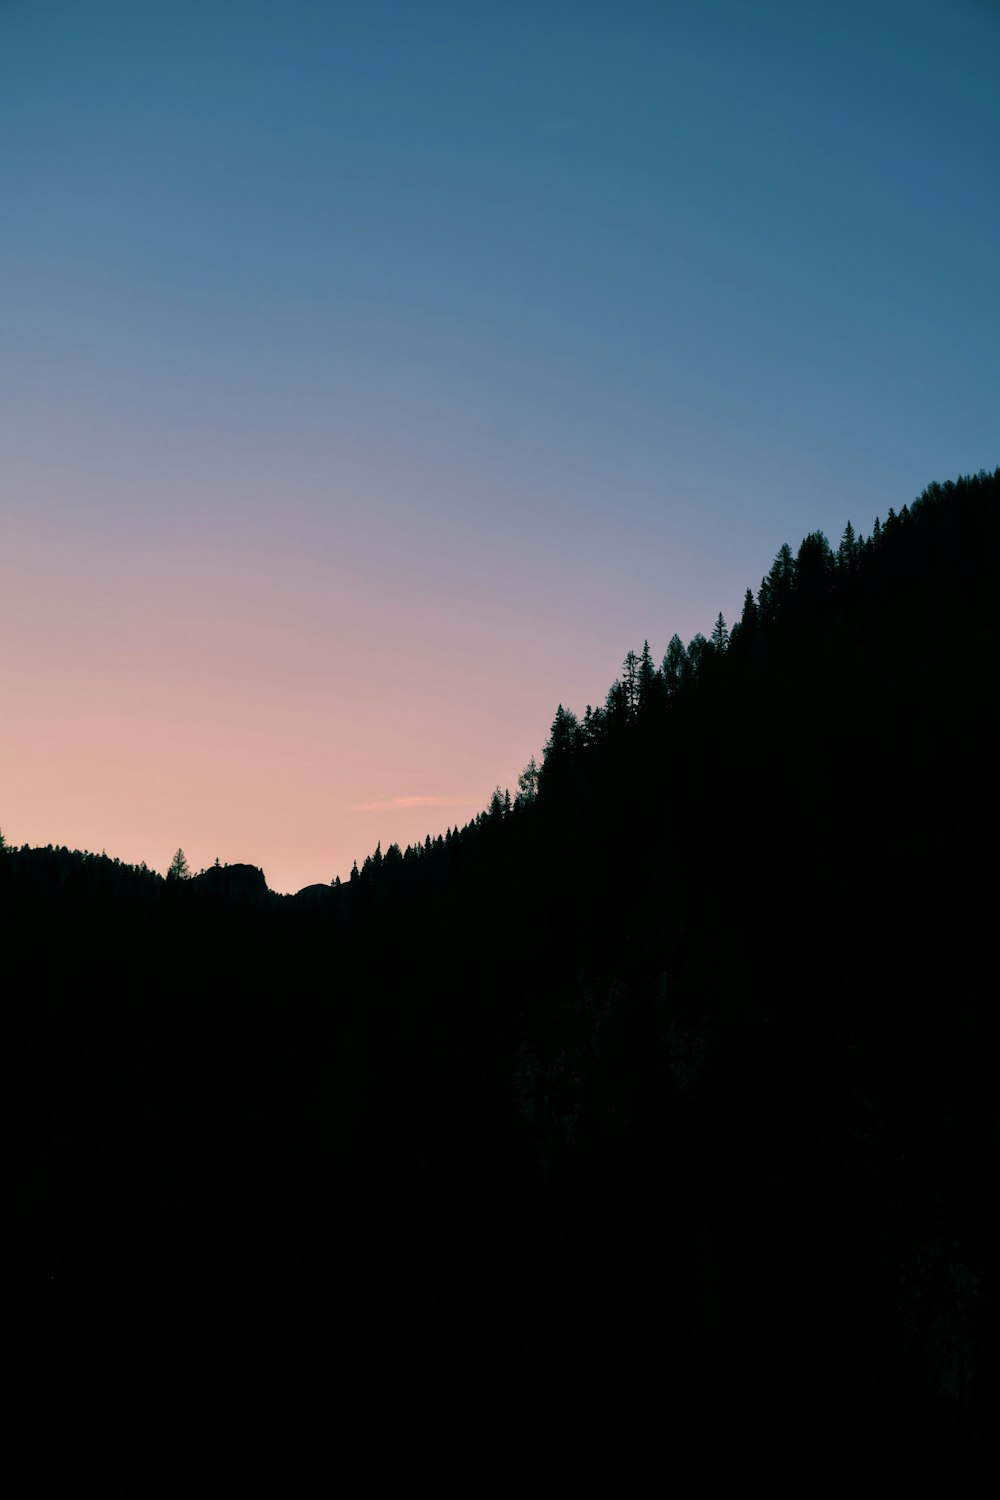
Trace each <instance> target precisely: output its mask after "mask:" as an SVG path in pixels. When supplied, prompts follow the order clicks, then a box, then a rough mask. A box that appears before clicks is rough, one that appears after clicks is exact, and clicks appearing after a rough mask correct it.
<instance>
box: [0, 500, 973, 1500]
mask: <svg viewBox="0 0 1000 1500" xmlns="http://www.w3.org/2000/svg"><path fill="white" fill-rule="evenodd" d="M998 500H1000V471H997V473H995V474H992V475H986V474H983V475H979V476H977V477H974V478H971V479H965V480H960V481H958V482H957V483H955V484H949V485H940V486H938V485H935V486H931V488H930V489H929V490H928V491H926V492H925V494H924V495H923V496H922V497H921V498H920V499H919V500H918V501H916V502H915V503H914V504H913V505H912V506H904V507H903V508H902V509H901V511H900V513H899V514H898V515H896V514H895V512H894V511H890V512H889V513H888V516H887V518H886V521H885V522H884V524H883V523H876V527H875V529H874V530H873V533H872V535H871V536H870V537H868V538H862V537H860V536H858V535H857V534H855V532H854V530H853V528H851V527H848V528H847V529H846V530H845V533H844V535H843V537H842V538H841V540H840V542H839V544H838V545H837V547H836V548H832V547H831V546H830V545H829V543H828V542H827V540H826V538H824V537H822V536H820V535H818V534H816V535H813V536H810V537H807V538H805V539H804V541H803V542H802V544H801V546H800V548H799V549H798V551H797V552H792V551H791V549H789V548H787V547H783V548H781V549H780V550H779V552H778V554H777V555H776V557H775V560H774V563H773V565H772V567H771V568H770V570H769V572H768V574H767V575H766V576H765V578H764V579H763V580H762V582H761V585H760V588H759V589H758V590H757V591H756V592H752V591H748V594H747V597H746V599H745V600H744V602H743V608H742V612H741V616H740V618H739V620H738V621H734V622H733V624H732V627H731V628H730V627H728V626H727V625H726V622H725V621H724V620H723V619H722V618H721V616H720V617H719V619H718V620H717V621H716V623H715V627H714V629H713V631H712V632H711V634H710V635H709V636H708V637H702V636H696V637H695V639H694V640H693V641H691V642H690V643H688V644H687V645H686V646H685V645H684V644H683V643H682V642H680V641H679V640H678V639H677V638H676V637H675V638H674V640H672V641H671V642H670V643H669V644H668V646H667V648H666V651H665V654H664V656H663V657H662V659H661V660H660V662H659V663H657V662H656V659H655V658H654V656H653V653H652V652H651V651H650V650H649V649H648V648H644V650H643V651H642V652H630V653H629V655H628V656H627V657H626V660H625V663H624V665H623V673H622V678H621V680H620V681H618V682H616V683H614V684H613V685H612V687H611V689H610V690H609V692H608V694H607V697H606V699H605V702H604V703H603V704H601V705H599V706H598V707H597V708H589V709H587V711H586V712H585V713H584V714H583V715H582V716H577V715H576V714H575V713H573V712H570V711H569V710H567V709H565V708H563V707H560V709H559V710H558V712H557V714H556V716H555V719H554V721H553V724H552V728H551V731H550V734H549V739H548V743H547V745H546V748H545V753H544V756H543V760H542V764H541V766H540V767H535V766H533V765H532V766H529V767H528V768H526V770H525V772H524V774H523V775H522V777H521V782H520V786H519V790H518V792H517V793H516V794H515V795H514V796H513V798H511V797H510V796H505V795H504V794H503V793H500V792H498V793H497V794H496V795H495V796H494V798H493V800H492V802H491V805H490V807H489V808H488V809H487V810H486V811H484V812H483V813H482V814H480V816H479V817H478V818H476V819H475V820H474V821H473V822H472V823H470V824H469V825H468V826H467V827H466V828H464V829H460V830H459V829H454V830H450V831H449V833H448V834H447V835H446V836H444V837H440V838H437V839H428V840H426V841H425V843H424V844H423V845H417V846H414V847H413V848H410V849H407V850H400V849H399V848H397V847H396V846H392V847H391V848H390V849H389V850H387V851H385V852H383V851H382V850H381V849H379V850H376V851H375V853H374V854H372V855H371V856H369V858H368V859H366V860H365V861H364V863H363V865H362V867H361V869H359V870H356V872H355V873H354V875H353V876H352V878H351V879H350V880H349V881H347V882H344V883H343V884H342V885H335V886H334V887H309V888H307V889H306V890H305V891H303V892H300V893H299V894H298V895H297V896H296V897H294V898H288V899H281V898H276V897H273V896H268V895H267V894H266V887H265V885H264V880H263V876H262V874H261V872H260V871H258V870H256V869H254V868H253V867H249V866H235V867H231V868H230V870H229V871H226V870H224V869H220V870H219V871H207V872H203V874H202V875H200V876H198V877H195V878H194V879H192V880H183V879H172V880H163V879H161V878H160V877H159V876H155V875H153V874H151V873H150V872H148V871H143V870H133V869H129V868H128V867H125V866H120V865H119V864H118V863H117V862H115V861H110V860H107V859H106V858H104V857H94V856H89V855H88V856H84V855H73V854H70V853H68V851H66V850H19V851H9V850H8V851H6V852H5V854H4V855H3V856H2V857H0V901H2V903H3V904H2V908H0V909H2V911H3V913H4V924H5V926H4V930H5V937H4V943H5V965H4V972H5V978H6V992H7V996H8V999H7V1002H6V1006H5V1018H6V1022H7V1026H8V1028H9V1030H8V1036H7V1039H6V1045H5V1047H4V1056H5V1059H6V1060H7V1066H8V1074H9V1076H8V1079H7V1088H6V1096H7V1098H8V1100H9V1102H10V1118H11V1119H12V1121H13V1127H12V1135H11V1146H12V1150H11V1159H12V1162H13V1164H14V1171H13V1174H12V1187H11V1193H12V1197H13V1201H14V1206H15V1213H14V1215H13V1221H14V1224H15V1229H14V1235H13V1254H14V1260H15V1266H16V1270H15V1275H14V1279H13V1281H12V1283H11V1285H12V1288H13V1293H12V1307H13V1314H12V1324H11V1328H12V1334H11V1347H12V1348H13V1349H14V1350H15V1351H16V1357H17V1359H18V1362H19V1370H20V1372H21V1379H20V1390H21V1397H20V1400H21V1408H20V1410H21V1420H22V1422H23V1423H25V1424H29V1423H30V1421H31V1420H32V1419H35V1420H38V1421H40V1422H43V1423H48V1424H49V1425H50V1426H51V1424H52V1422H53V1421H54V1420H55V1419H54V1418H53V1415H52V1414H53V1413H58V1414H59V1417H58V1420H59V1422H60V1424H61V1431H62V1432H63V1434H64V1436H65V1442H64V1443H63V1444H60V1445H52V1444H48V1445H42V1446H40V1447H39V1448H38V1449H37V1450H36V1451H37V1457H36V1464H37V1466H38V1467H37V1469H36V1472H37V1473H38V1474H39V1476H40V1480H41V1482H53V1483H54V1482H57V1481H60V1480H61V1479H62V1478H64V1476H65V1475H66V1474H67V1473H68V1472H69V1470H70V1468H72V1472H73V1475H74V1479H75V1482H77V1483H80V1482H81V1481H82V1482H84V1483H86V1482H88V1481H89V1482H90V1483H91V1484H93V1485H94V1486H95V1487H100V1488H102V1489H103V1490H104V1491H105V1492H109V1491H110V1492H115V1491H117V1490H120V1491H122V1492H125V1491H128V1492H129V1493H135V1492H143V1493H147V1492H153V1493H157V1492H163V1493H173V1492H174V1491H175V1488H176V1486H177V1484H178V1483H179V1482H181V1481H180V1479H179V1477H178V1476H181V1475H185V1474H187V1475H189V1474H190V1473H191V1472H192V1470H193V1468H194V1466H195V1465H198V1472H199V1473H205V1472H208V1469H207V1468H206V1465H210V1464H211V1463H216V1464H218V1466H219V1472H220V1473H226V1474H228V1475H229V1478H230V1481H231V1479H232V1477H233V1475H244V1476H248V1475H250V1474H253V1476H254V1477H255V1478H259V1477H261V1476H264V1475H266V1474H267V1473H268V1472H269V1473H270V1476H271V1478H272V1481H273V1482H275V1483H277V1482H281V1483H283V1484H284V1485H285V1486H286V1487H288V1485H289V1483H291V1484H293V1485H294V1484H299V1483H304V1482H305V1480H306V1479H307V1478H309V1479H314V1478H317V1477H318V1478H319V1479H321V1480H323V1481H324V1482H325V1481H331V1482H332V1481H334V1480H336V1479H337V1477H338V1476H340V1475H342V1474H343V1473H344V1472H345V1471H350V1469H351V1466H352V1465H356V1464H357V1463H359V1462H363V1463H364V1465H365V1469H364V1472H365V1473H366V1474H368V1475H370V1476H371V1480H372V1484H373V1486H374V1485H377V1484H378V1483H379V1482H383V1483H384V1482H386V1481H388V1480H390V1479H391V1478H392V1477H393V1476H395V1478H396V1480H397V1481H398V1479H399V1478H402V1479H403V1481H404V1482H406V1483H407V1484H408V1485H410V1486H411V1487H420V1486H423V1485H427V1486H433V1487H434V1489H435V1490H436V1491H437V1492H441V1491H445V1492H450V1491H454V1492H459V1491H460V1492H461V1493H463V1494H465V1493H477V1494H478V1493H497V1494H500V1493H503V1494H505V1495H506V1494H508V1493H510V1491H511V1489H512V1488H514V1487H515V1486H516V1487H517V1488H519V1489H525V1488H527V1489H528V1490H529V1491H531V1492H533V1491H537V1490H542V1489H546V1490H548V1489H552V1488H553V1487H559V1488H565V1487H568V1486H569V1485H577V1486H583V1485H584V1484H588V1485H589V1487H593V1486H594V1485H598V1486H599V1487H600V1488H602V1489H611V1488H612V1487H613V1489H614V1490H615V1491H616V1492H618V1493H646V1492H647V1491H651V1490H652V1489H654V1488H655V1489H656V1490H657V1491H659V1490H661V1489H663V1488H666V1487H669V1485H670V1484H672V1483H676V1484H678V1485H680V1486H682V1487H684V1486H691V1485H693V1484H694V1483H697V1484H698V1486H699V1488H701V1487H711V1485H712V1483H713V1481H717V1482H719V1483H720V1484H722V1485H723V1486H724V1492H726V1493H732V1492H733V1491H734V1488H735V1487H736V1486H738V1488H739V1492H740V1493H750V1494H762V1495H763V1494H766V1495H793V1494H794V1495H796V1496H799V1495H801V1494H803V1493H813V1492H817V1491H818V1492H819V1493H828V1494H841V1493H844V1492H846V1491H847V1490H848V1489H850V1488H853V1487H855V1486H856V1485H857V1483H858V1480H859V1476H864V1482H865V1483H870V1485H871V1486H872V1487H873V1488H874V1487H880V1488H882V1487H886V1488H888V1489H896V1488H901V1487H903V1486H904V1485H905V1486H906V1487H907V1488H908V1489H910V1490H913V1489H915V1488H916V1489H918V1490H919V1489H921V1488H924V1489H932V1490H934V1491H935V1492H938V1491H941V1490H943V1489H945V1488H947V1489H949V1490H952V1491H956V1492H958V1493H963V1492H965V1487H967V1486H968V1484H969V1483H971V1478H970V1476H971V1475H972V1473H973V1472H974V1470H975V1469H976V1467H977V1465H980V1466H982V1465H983V1462H984V1460H985V1461H986V1462H987V1463H988V1464H989V1465H990V1466H992V1465H993V1460H992V1457H991V1446H990V1437H991V1431H992V1416H993V1412H994V1409H995V1402H996V1397H997V1372H996V1352H997V1298H996V1288H997V1269H998V1248H1000V1247H998V1244H997V1238H996V1229H995V1224H996V1222H997V1220H998V1218H1000V1215H998V1214H997V1208H998V1205H997V1201H996V1200H997V1192H998V1186H997V1185H998V1183H1000V1172H998V1168H1000V1161H998V1151H1000V1132H998V1130H997V1113H996V1105H995V1086H994V1079H995V1075H996V1064H997V1034H996V1020H995V1006H994V1004H993V1002H992V1001H991V1000H990V996H991V995H992V993H993V992H994V990H995V988H996V980H995V975H994V969H995V964H994V956H993V927H994V924H995V909H996V882H995V878H994V877H993V874H992V858H991V852H990V851H991V850H992V847H993V844H994V842H995V838H996V834H997V831H998V830H997V825H998V818H997V787H996V773H995V767H996V764H997V749H998V746H997V731H996V726H995V707H994V705H995V701H996V699H997V689H998V687H1000V670H998V669H1000V635H998V631H997V625H996V621H995V617H994V611H995V601H996V598H997V582H998V571H1000V570H998V561H1000V557H998V553H1000V513H998ZM233 872H236V873H233ZM206 896H210V897H211V898H212V899H205V897H206Z"/></svg>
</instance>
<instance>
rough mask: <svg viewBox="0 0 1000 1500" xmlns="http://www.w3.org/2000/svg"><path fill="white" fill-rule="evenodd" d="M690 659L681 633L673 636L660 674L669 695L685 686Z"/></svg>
mask: <svg viewBox="0 0 1000 1500" xmlns="http://www.w3.org/2000/svg"><path fill="white" fill-rule="evenodd" d="M687 669H688V659H687V652H686V651H685V650H684V642H683V641H682V640H681V638H680V636H679V635H674V636H671V638H670V644H669V645H668V647H667V650H666V654H665V655H664V658H663V661H662V663H661V665H660V676H661V678H662V679H663V685H664V687H665V688H666V690H667V694H668V696H669V697H673V695H674V694H675V693H676V692H677V691H678V690H679V689H680V688H682V687H683V686H684V683H685V681H686V679H687Z"/></svg>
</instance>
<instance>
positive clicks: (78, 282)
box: [0, 0, 1000, 890]
mask: <svg viewBox="0 0 1000 1500" xmlns="http://www.w3.org/2000/svg"><path fill="white" fill-rule="evenodd" d="M998 64H1000V5H997V4H995V3H989V0H941V3H936V0H935V3H930V0H927V3H923V0H905V3H892V0H877V3H872V0H864V3H851V0H841V3H838V4H836V5H832V4H826V5H822V6H820V5H804V4H802V3H801V0H796V3H787V4H784V3H768V0H755V3H754V4H748V3H746V0H733V3H727V0H718V3H712V0H697V3H676V4H675V3H669V0H662V3H659V4H642V3H634V4H626V5H611V4H600V5H598V4H587V3H581V0H575V3H566V4H555V3H546V0H530V3H515V0H510V3H507V4H504V5H500V6H486V5H480V4H477V3H474V0H465V3H461V4H443V3H442V4H437V3H434V0H420V3H415V0H408V3H399V4H389V3H384V4H382V3H378V0H359V3H348V0H342V3H336V0H330V3H325V4H320V3H303V0H285V3H279V0H273V3H263V0H256V3H254V0H238V3H237V0H232V3H223V0H197V3H183V0H171V3H170V4H163V3H159V0H120V3H107V0H87V3H85V4H84V3H80V0H66V3H59V0H51V3H50V0H0V714H2V720H0V827H2V829H3V831H4V833H5V834H6V836H7V837H8V839H10V840H12V841H13V842H16V843H22V842H28V843H32V844H45V843H49V842H53V843H65V844H68V845H70V846H71V847H80V848H90V849H95V850H101V849H107V851H108V852H109V853H110V854H117V855H119V856H121V857H122V858H123V859H127V860H130V861H139V860H142V859H144V860H146V861H147V862H148V863H149V864H150V865H152V866H154V867H155V868H157V869H160V870H163V869H165V868H166V865H167V863H168V862H169V859H170V856H171V855H172V853H173V851H174V849H175V848H176V847H177V846H178V845H182V846H183V848H184V849H185V851H186V853H187V856H188V859H189V861H190V863H191V865H192V866H193V867H195V868H198V867H200V866H202V865H205V864H208V863H210V862H211V860H212V859H214V858H215V857H216V856H218V857H220V858H221V859H222V860H223V861H228V862H234V861H239V860H245V861H248V862H251V863H253V864H257V865H261V866H262V867H263V869H264V871H265V874H266V876H267V879H268V881H269V883H270V884H271V885H272V887H274V888H275V889H277V890H294V889H296V888H298V887H300V886H302V885H305V884H307V883H309V882H312V881H328V880H330V879H331V878H332V877H333V876H334V875H335V874H340V875H341V876H342V877H343V876H346V875H347V873H348V871H349V869H350V866H351V862H352V860H353V859H355V858H357V859H358V861H359V862H360V861H361V860H362V859H363V858H364V856H365V855H366V854H367V853H368V852H370V851H371V850H372V849H373V848H374V846H375V843H376V840H379V839H380V840H381V841H382V845H383V848H384V847H385V846H386V845H387V844H388V843H389V842H391V841H392V840H397V841H399V842H400V843H402V844H404V845H405V844H406V843H408V842H412V841H413V840H414V839H416V838H422V837H423V835H424V834H425V833H427V832H431V833H437V832H441V831H443V830H444V829H445V828H446V827H447V826H449V825H451V824H454V823H463V822H465V821H467V820H468V818H469V817H471V816H473V815H474V814H475V813H476V812H477V811H478V810H479V809H480V808H481V807H482V806H484V805H485V803H486V802H487V801H488V799H489V796H490V793H491V792H492V789H493V787H494V785H495V784H497V783H499V784H500V785H501V786H511V787H514V786H516V778H517V773H518V771H519V770H520V769H521V767H522V766H523V765H524V763H525V762H526V761H527V759H528V757H529V756H530V755H531V754H532V753H538V751H539V750H540V747H541V744H542V742H543V741H544V739H545V736H546V734H547V731H548V727H549V725H550V723H551V720H552V716H553V713H554V711H555V708H556V705H557V703H559V702H560V701H562V702H564V703H565V704H566V705H567V706H569V707H572V708H574V709H576V710H577V711H582V709H583V707H584V705H585V704H586V703H587V702H592V703H597V702H600V701H602V700H603V697H604V694H605V692H606V690H607V688H608V686H609V684H610V682H611V680H612V678H613V677H614V676H616V675H617V673H618V672H619V670H620V665H621V659H622V657H623V656H624V654H625V652H626V651H627V650H628V649H629V648H630V647H636V648H639V647H641V645H642V642H643V639H644V638H645V637H648V638H649V641H650V644H651V646H652V648H653V651H654V653H655V655H656V656H657V658H659V656H660V654H661V653H662V652H663V650H664V649H665V647H666V644H667V641H668V639H669V637H670V636H671V635H672V634H673V632H674V631H678V632H679V633H680V634H681V635H682V636H683V637H684V639H685V640H687V639H689V638H690V636H691V635H693V634H694V632H695V631H696V630H703V631H705V632H706V633H708V631H709V630H710V628H711V625H712V622H713V620H714V618H715V615H716V613H717V612H718V611H719V609H722V610H723V611H724V613H725V614H726V616H727V618H728V619H732V617H733V616H734V615H735V614H737V613H738V611H739V607H740V603H741V600H742V595H743V592H744V590H745V588H746V587H747V585H748V584H749V585H753V586H756V585H757V584H758V583H759V580H760V577H761V575H762V573H764V572H765V571H766V569H767V567H768V566H769V564H770V562H771V559H772V557H773V555H774V553H775V551H776V550H777V548H778V546H779V545H780V543H781V542H783V541H788V542H790V543H791V544H792V545H793V546H794V545H797V544H798V542H799V540H800V539H801V537H802V536H803V535H804V534H805V533H806V532H807V531H810V530H813V529H815V528H821V529H823V530H826V531H827V532H828V534H829V535H830V536H831V538H832V539H834V540H836V539H837V538H839V535H840V532H841V531H842V529H843V525H844V522H845V521H846V520H847V518H848V517H850V518H851V519H852V520H853V522H854V524H855V526H856V527H860V529H862V530H863V531H864V532H866V533H867V532H868V531H869V530H870V528H871V523H872V521H873V519H874V517H875V515H876V514H877V513H880V514H882V515H884V514H885V511H886V509H887V508H888V506H889V505H895V506H896V507H897V508H899V506H901V505H902V504H904V503H906V502H907V501H909V500H912V499H913V497H914V496H915V495H916V494H917V493H919V491H920V490H921V489H922V488H923V487H924V485H925V484H927V483H928V482H929V481H930V480H932V479H947V478H953V477H955V476H956V475H958V474H959V473H967V472H970V471H975V470H977V469H979V468H982V467H986V468H993V467H994V466H996V464H997V463H998V462H1000V432H998V412H1000V372H998V351H1000V341H998V333H1000V274H998V268H1000V180H998V179H1000V172H998V162H1000V89H998V87H997V76H998ZM948 628H949V629H951V630H955V631H960V630H961V622H960V621H950V622H948Z"/></svg>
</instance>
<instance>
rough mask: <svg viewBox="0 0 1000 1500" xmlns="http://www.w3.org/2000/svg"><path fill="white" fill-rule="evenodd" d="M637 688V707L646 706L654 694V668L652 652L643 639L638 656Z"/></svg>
mask: <svg viewBox="0 0 1000 1500" xmlns="http://www.w3.org/2000/svg"><path fill="white" fill-rule="evenodd" d="M638 689H639V700H638V701H639V707H640V708H648V707H649V705H650V703H652V701H653V699H654V697H655V696H656V668H655V667H654V666H653V653H652V652H651V651H650V649H649V642H648V641H643V643H642V655H641V656H640V657H639V683H638Z"/></svg>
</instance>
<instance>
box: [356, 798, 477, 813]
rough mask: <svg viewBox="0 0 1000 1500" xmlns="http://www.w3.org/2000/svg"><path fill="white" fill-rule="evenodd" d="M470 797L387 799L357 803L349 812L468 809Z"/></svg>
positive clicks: (472, 799)
mask: <svg viewBox="0 0 1000 1500" xmlns="http://www.w3.org/2000/svg"><path fill="white" fill-rule="evenodd" d="M474 800H475V799H474V798H472V797H387V798H386V799H385V801H384V802H357V803H355V804H354V806H353V807H352V808H351V809H350V810H351V812H395V811H396V810H397V809H398V808H401V807H469V806H471V804H472V803H473V801H474Z"/></svg>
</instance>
